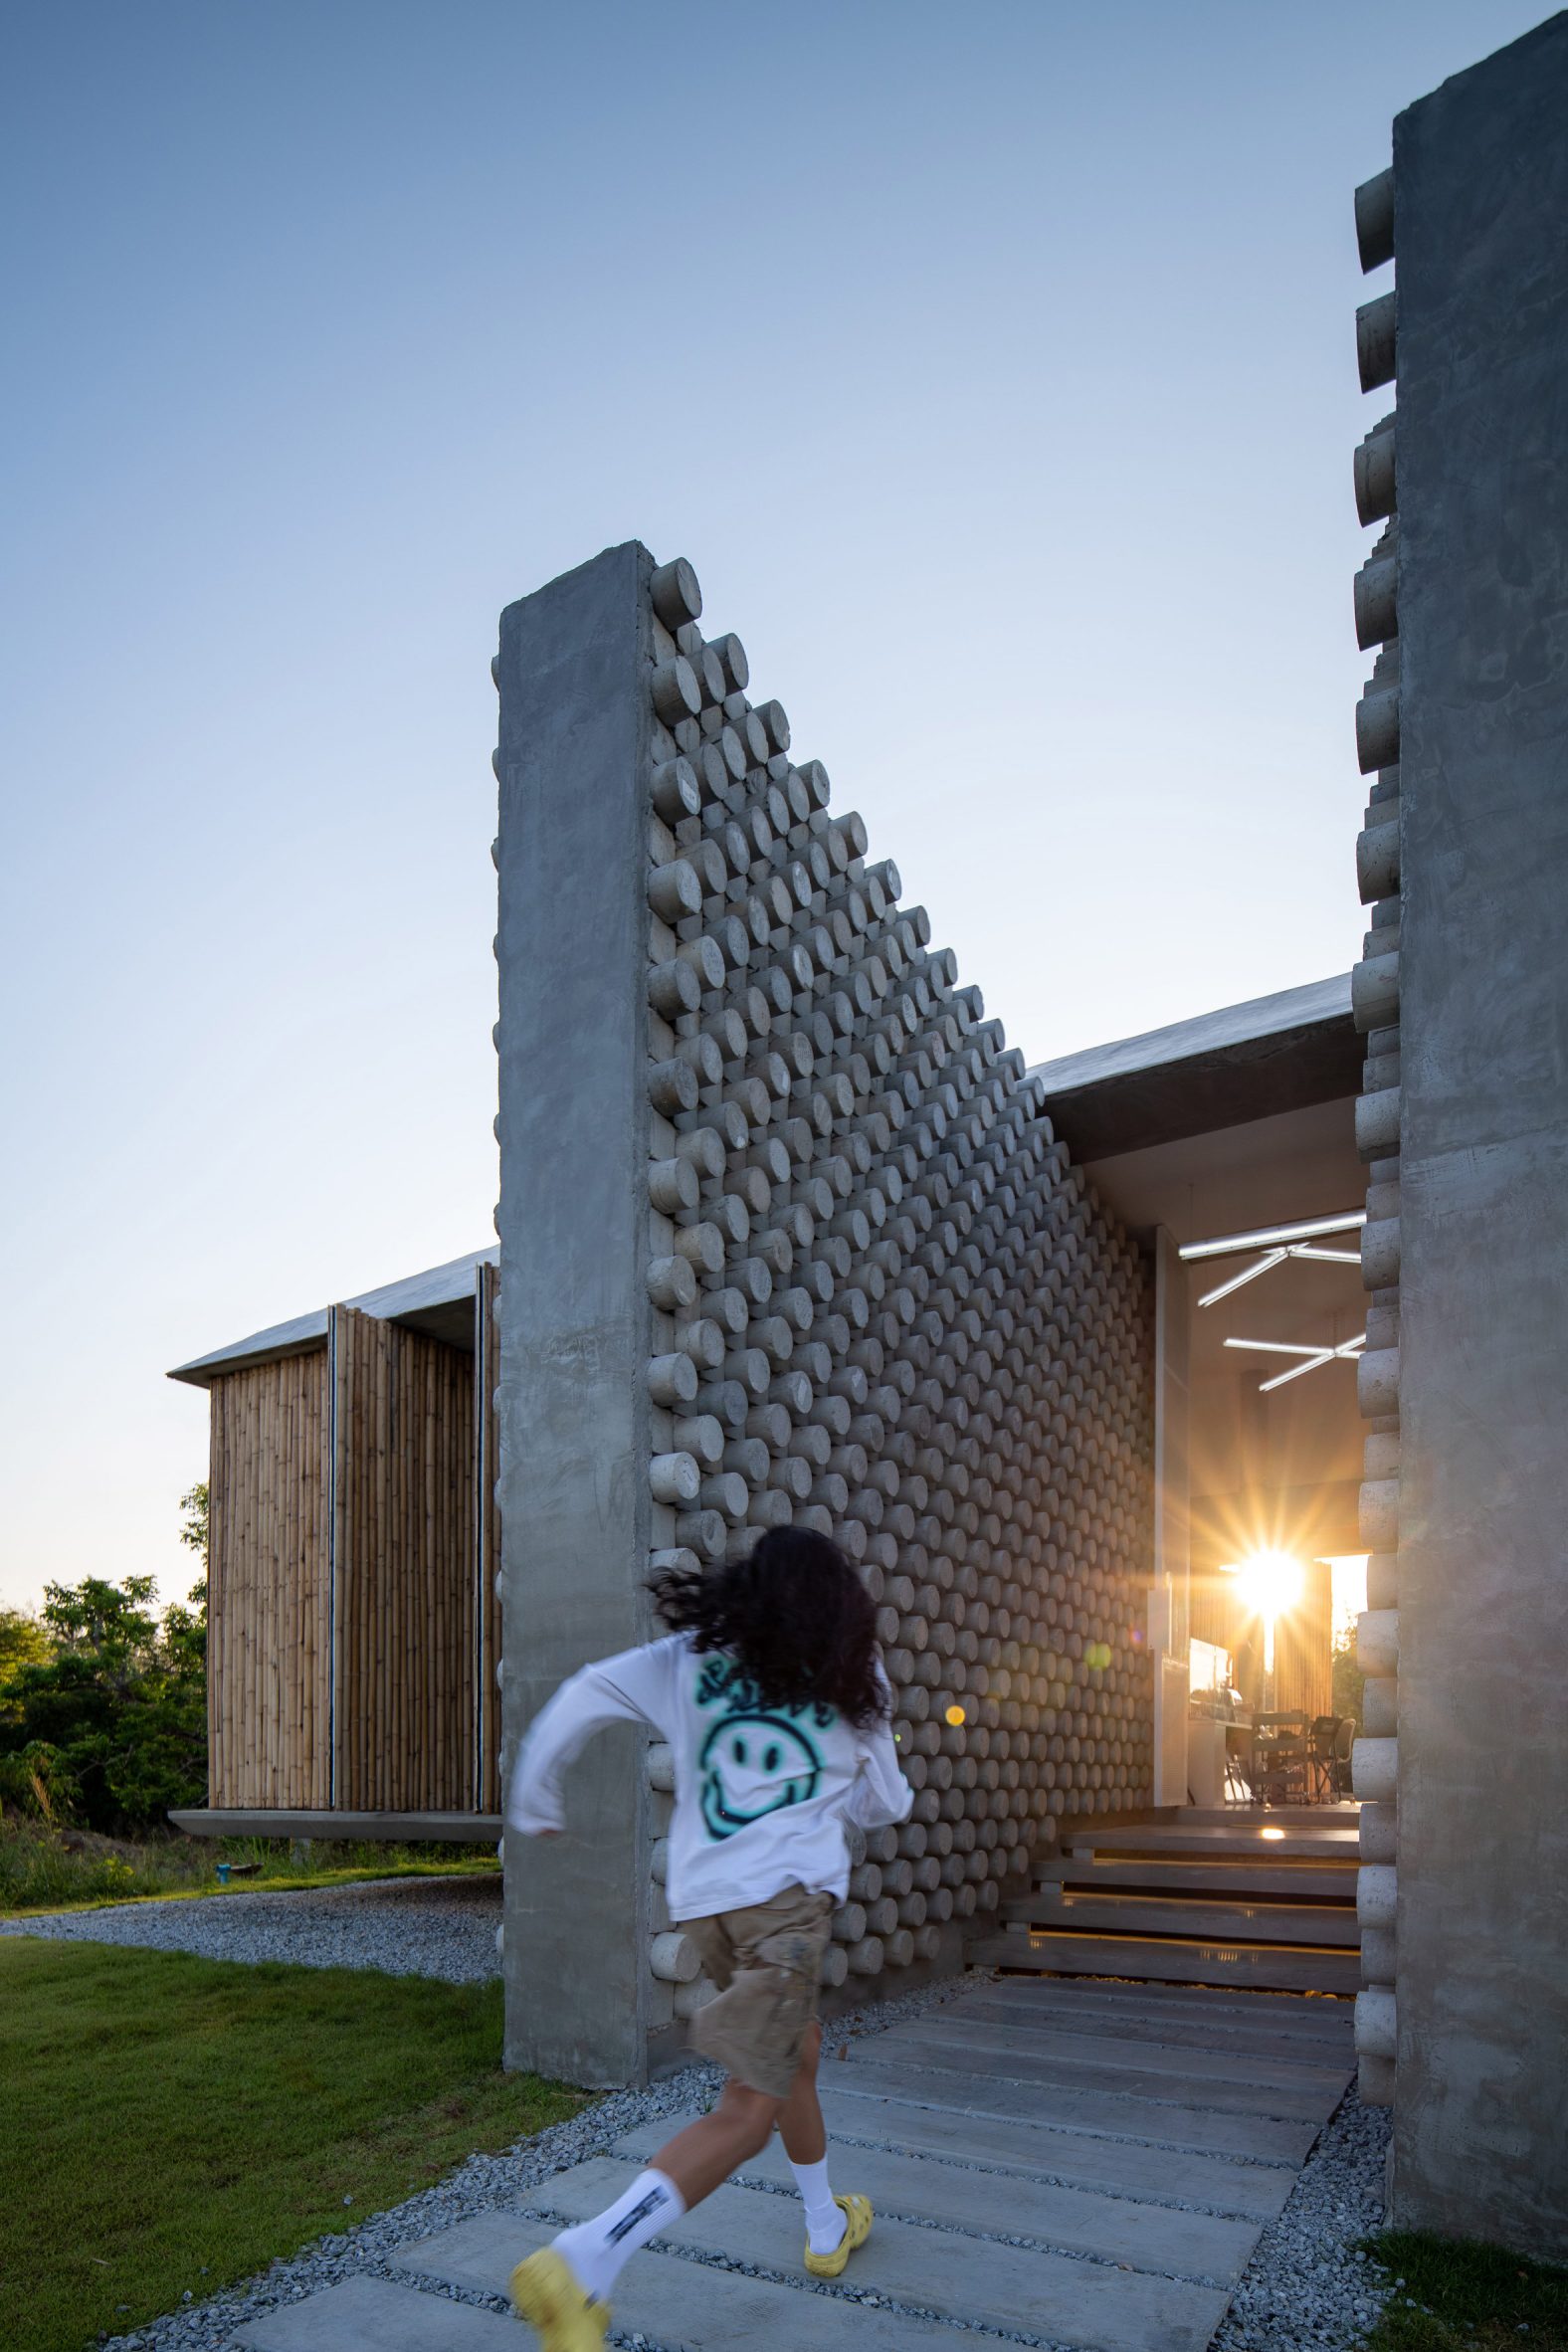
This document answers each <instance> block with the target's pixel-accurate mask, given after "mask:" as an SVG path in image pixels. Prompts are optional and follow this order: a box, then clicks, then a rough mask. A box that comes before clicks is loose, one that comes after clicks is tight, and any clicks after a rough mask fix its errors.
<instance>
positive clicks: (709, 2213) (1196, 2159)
mask: <svg viewBox="0 0 1568 2352" xmlns="http://www.w3.org/2000/svg"><path fill="white" fill-rule="evenodd" d="M1352 2063H1353V2058H1352V2051H1351V2039H1350V2021H1349V2009H1348V2004H1340V2003H1335V2002H1330V2001H1324V2000H1308V1999H1302V1998H1299V1997H1292V1996H1290V1995H1270V1994H1256V1993H1255V1994H1246V1993H1241V1994H1233V1993H1229V1992H1226V1993H1212V1992H1200V1991H1187V1990H1179V1989H1173V1988H1160V1987H1151V1986H1143V1985H1139V1986H1129V1985H1118V1984H1112V1983H1108V1982H1102V1981H1095V1982H1068V1981H1062V1980H1055V1979H1040V1980H1036V1981H1026V1980H1020V1979H1012V1980H1007V1979H1004V1980H1002V1981H999V1982H997V1983H994V1984H986V1985H982V1986H977V1987H976V1989H975V1991H974V1992H973V1993H972V1994H969V1995H968V1996H966V1997H965V1998H964V1999H962V2000H961V2001H958V2002H953V2003H948V2004H944V2005H943V2006H941V2007H939V2008H937V2009H934V2010H931V2011H928V2012H927V2013H926V2014H925V2015H924V2016H923V2017H921V2018H918V2019H916V2020H915V2021H913V2022H911V2023H905V2024H898V2025H894V2026H892V2027H890V2028H888V2029H887V2030H885V2031H883V2032H869V2033H867V2034H866V2035H864V2036H863V2037H861V2038H859V2039H858V2040H856V2041H855V2042H854V2043H853V2044H851V2045H849V2046H848V2047H847V2055H846V2057H845V2058H843V2060H842V2062H841V2061H832V2060H830V2061H829V2062H828V2063H827V2064H826V2065H825V2067H824V2078H823V2107H824V2110H825V2112H826V2115H827V2118H828V2128H829V2132H830V2133H831V2135H832V2138H833V2142H834V2148H835V2163H834V2172H835V2179H836V2181H837V2182H838V2184H839V2185H840V2186H842V2187H844V2188H847V2189H848V2188H856V2189H862V2190H864V2191H866V2193H867V2194H868V2195H869V2196H870V2197H871V2199H872V2201H873V2203H874V2205H875V2206H876V2208H877V2211H878V2223H877V2228H876V2230H875V2231H874V2233H873V2236H872V2240H871V2243H870V2245H869V2246H868V2247H867V2248H866V2249H865V2251H864V2252H863V2253H861V2254H857V2255H856V2256H855V2258H854V2260H853V2262H852V2263H851V2265H850V2268H849V2270H848V2271H847V2273H846V2275H845V2278H844V2280H843V2281H842V2282H841V2283H840V2284H839V2285H838V2286H830V2287H826V2288H819V2287H816V2286H814V2285H813V2284H812V2283H811V2282H810V2281H809V2280H808V2279H807V2278H806V2275H805V2273H804V2272H803V2270H802V2269H801V2266H800V2253H801V2244H802V2238H803V2227H802V2221H801V2212H800V2206H799V2203H798V2201H797V2199H796V2198H795V2195H794V2193H793V2188H792V2185H791V2184H790V2176H789V2172H788V2168H787V2166H786V2164H785V2162H784V2159H783V2155H782V2153H781V2151H780V2150H779V2149H778V2148H777V2146H776V2144H775V2146H774V2147H772V2148H770V2149H769V2151H768V2153H767V2154H766V2156H764V2157H763V2158H762V2159H760V2160H759V2161H758V2163H757V2164H756V2165H754V2166H753V2167H752V2168H751V2169H750V2170H749V2171H748V2172H747V2173H746V2174H744V2175H743V2176H742V2178H741V2179H740V2180H739V2181H738V2182H737V2183H734V2184H731V2185H730V2186H729V2187H727V2188H724V2189H721V2190H719V2192H718V2193H717V2195H716V2196H714V2197H712V2198H710V2199H709V2200H708V2201H707V2203H706V2204H704V2205H701V2206H699V2207H697V2209H696V2210H695V2211H694V2212H693V2213H691V2214H690V2215H688V2216H687V2218H686V2220H685V2221H684V2222H683V2223H682V2224H681V2226H680V2227H679V2228H678V2229H677V2230H675V2231H673V2232H672V2233H671V2234H670V2236H669V2238H668V2239H663V2240H657V2241H656V2242H655V2245H654V2247H653V2248H651V2249H650V2250H649V2251H648V2252H647V2253H646V2254H640V2255H639V2256H638V2257H637V2258H636V2259H635V2260H634V2262H633V2263H632V2264H631V2266H630V2267H629V2268H628V2269H627V2271H626V2272H625V2273H624V2274H623V2278H622V2290H623V2291H622V2293H621V2295H620V2296H619V2297H618V2299H617V2303H616V2311H615V2326H616V2334H617V2336H618V2337H620V2338H621V2339H622V2340H623V2341H626V2340H629V2339H631V2338H632V2337H634V2336H636V2337H640V2338H646V2339H647V2340H648V2341H649V2342H650V2343H652V2344H657V2345H660V2346H663V2347H666V2348H667V2352H678V2348H679V2352H729V2348H731V2347H733V2346H736V2345H739V2344H748V2345H749V2344H755V2345H757V2346H759V2347H777V2348H778V2352H975V2334H974V2332H973V2331H974V2330H975V2329H981V2330H985V2331H991V2332H993V2333H996V2334H1000V2335H1014V2336H1017V2335H1023V2336H1027V2337H1032V2338H1036V2339H1038V2340H1040V2341H1041V2342H1044V2343H1047V2344H1050V2345H1061V2346H1075V2347H1078V2346H1085V2347H1088V2346H1092V2347H1096V2348H1097V2352H1203V2347H1204V2346H1205V2345H1207V2343H1208V2342H1209V2339H1210V2337H1211V2336H1212V2334H1213V2333H1214V2330H1215V2328H1216V2326H1217V2325H1218V2323H1219V2321H1220V2318H1221V2316H1222V2315H1223V2313H1224V2310H1225V2307H1226V2302H1227V2299H1228V2296H1229V2293H1230V2289H1231V2287H1232V2285H1233V2284H1234V2283H1235V2281H1236V2279H1237V2278H1238V2277H1239V2276H1240V2274H1241V2272H1242V2270H1243V2269H1244V2268H1245V2266H1246V2264H1247V2261H1248V2258H1249V2256H1250V2254H1251V2253H1252V2250H1253V2247H1254V2245H1255V2244H1256V2242H1257V2239H1258V2237H1259V2234H1260V2232H1261V2231H1262V2230H1263V2228H1264V2227H1265V2225H1266V2224H1267V2223H1269V2222H1270V2221H1272V2220H1273V2219H1274V2216H1275V2215H1276V2214H1277V2213H1278V2212H1279V2210H1280V2208H1281V2207H1282V2206H1283V2204H1284V2202H1285V2199H1286V2198H1287V2197H1288V2196H1289V2193H1290V2190H1291V2187H1292V2185H1293V2183H1294V2180H1295V2176H1296V2173H1297V2171H1298V2169H1299V2167H1300V2165H1301V2164H1302V2162H1303V2160H1304V2159H1305V2157H1306V2154H1307V2151H1308V2150H1309V2148H1310V2147H1311V2145H1312V2142H1313V2140H1314V2139H1315V2138H1316V2136H1317V2133H1318V2131H1319V2129H1320V2127H1321V2126H1322V2125H1323V2123H1325V2122H1326V2120H1327V2119H1328V2117H1329V2115H1330V2114H1331V2113H1332V2112H1333V2109H1334V2107H1335V2106H1336V2105H1337V2104H1338V2101H1339V2099H1340V2098H1341V2097H1342V2095H1343V2093H1344V2090H1345V2087H1346V2084H1347V2082H1348V2081H1349V2078H1350V2072H1351V2067H1352ZM672 2128H674V2126H673V2125H672V2124H671V2123H670V2122H668V2121H667V2122H665V2123H663V2124H660V2125H658V2126H652V2125H650V2126H645V2127H644V2128H642V2129H640V2130H637V2131H634V2132H632V2133H630V2134H629V2135H628V2136H627V2137H626V2138H625V2139H623V2140H622V2141H620V2142H619V2143H618V2144H617V2146H616V2148H615V2150H614V2152H613V2153H612V2154H610V2155H607V2156H600V2157H595V2158H594V2159H592V2160H591V2161H590V2162H588V2163H585V2164H580V2165H578V2166H576V2167H575V2168H574V2169H573V2170H571V2171H569V2172H564V2173H559V2174H557V2175H556V2176H555V2177H554V2178H553V2179H551V2180H548V2181H546V2182H544V2183H542V2184H541V2185H540V2186H539V2187H538V2188H537V2189H536V2190H534V2191H532V2192H531V2193H530V2199H529V2202H528V2204H527V2206H526V2207H525V2208H524V2209H522V2211H521V2213H520V2214H519V2213H514V2212H505V2211H496V2212H494V2213H490V2214H483V2215H480V2216H478V2217H476V2218H474V2219H472V2220H470V2221H467V2222H463V2223H460V2224H459V2225H458V2227H457V2228H455V2229H452V2230H448V2231H445V2232H443V2233H442V2234H441V2235H440V2236H438V2237H435V2238H430V2239H427V2240H425V2241H424V2242H423V2243H421V2244H414V2245H410V2246H408V2247H406V2248H405V2249H403V2250H402V2252H401V2253H400V2254H398V2255H397V2256H396V2257H395V2260H394V2265H393V2266H394V2267H395V2268H396V2269H397V2270H398V2271H400V2272H401V2273H402V2274H403V2275H404V2276H405V2277H406V2280H407V2283H406V2284H403V2283H398V2282H395V2281H394V2280H392V2279H388V2278H359V2279H353V2280H349V2281H347V2282H345V2283H344V2284H343V2285H340V2286H334V2287H330V2288H328V2289H326V2290H325V2291H324V2292H322V2293H320V2294H317V2295H312V2296H310V2297H308V2298H307V2299H306V2300H304V2301H302V2302H298V2303H294V2304H290V2305H286V2306H284V2307H282V2308H280V2309H279V2310H276V2311H274V2312H271V2313H269V2314H268V2315H267V2316H266V2317H265V2318H264V2319H261V2320H258V2321H256V2322H254V2323H253V2324H251V2325H250V2326H248V2327H247V2328H245V2329H244V2330H242V2332H241V2334H240V2335H239V2337H238V2339H237V2341H238V2342H240V2343H242V2344H244V2345H246V2346H249V2347H250V2348H251V2352H517V2347H518V2344H519V2342H520V2340H521V2339H520V2337H519V2333H518V2330H517V2327H516V2324H515V2322H514V2321H512V2320H510V2319H508V2318H505V2317H503V2316H502V2315H501V2313H500V2311H499V2310H498V2309H497V2308H495V2307H494V2304H493V2303H491V2305H490V2307H489V2308H487V2307H485V2306H484V2305H483V2304H481V2303H479V2302H477V2301H475V2302H454V2301H452V2300H450V2299H445V2298H444V2297H442V2296H441V2295H440V2294H439V2292H433V2291H430V2290H432V2289H439V2288H441V2287H443V2286H445V2287H448V2288H455V2289H457V2290H458V2291H459V2292H460V2293H463V2294H466V2295H472V2296H476V2297H487V2298H497V2297H503V2296H504V2293H505V2284H506V2279H507V2276H508V2274H509V2272H510V2270H511V2268H512V2265H513V2264H514V2263H515V2262H516V2261H517V2260H518V2259H519V2257H520V2256H521V2255H522V2254H524V2253H526V2252H527V2251H529V2249H531V2248H532V2247H535V2246H539V2245H542V2244H543V2243H544V2242H545V2240H546V2239H548V2238H549V2237H550V2236H551V2235H552V2234H553V2232H554V2230H555V2229H556V2228H558V2227H559V2226H560V2224H561V2223H562V2222H564V2221H578V2220H581V2219H582V2218H583V2217H584V2216H585V2215H587V2214H590V2213H593V2212H595V2211H597V2209H598V2208H599V2207H600V2206H601V2205H603V2204H605V2203H607V2202H608V2200H609V2199H610V2198H611V2197H612V2196H614V2195H615V2194H616V2193H617V2192H618V2191H619V2189H620V2188H621V2187H622V2186H624V2184H625V2183H626V2182H627V2181H629V2180H631V2179H632V2178H633V2176H634V2174H635V2173H636V2171H637V2170H638V2169H639V2167H640V2166H641V2165H643V2164H645V2163H646V2162H647V2160H648V2158H649V2156H650V2155H652V2153H653V2152H654V2150H655V2148H656V2147H657V2146H658V2145H659V2144H660V2142H661V2141H662V2140H663V2139H664V2138H665V2137H667V2136H668V2134H669V2132H670V2130H671V2129H672ZM784 2191H787V2192H788V2193H787V2194H781V2193H780V2192H784ZM715 2257H717V2259H715ZM719 2260H722V2261H724V2262H729V2263H734V2264H739V2265H741V2267H739V2268H724V2267H720V2266H718V2263H719ZM953 2323H958V2324H956V2325H955V2324H953Z"/></svg>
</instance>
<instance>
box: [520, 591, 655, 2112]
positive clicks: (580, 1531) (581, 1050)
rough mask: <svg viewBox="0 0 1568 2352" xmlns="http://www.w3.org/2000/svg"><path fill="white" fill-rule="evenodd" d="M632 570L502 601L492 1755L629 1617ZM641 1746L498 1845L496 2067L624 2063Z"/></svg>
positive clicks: (634, 1485) (634, 1386)
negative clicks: (562, 1813) (498, 1598)
mask: <svg viewBox="0 0 1568 2352" xmlns="http://www.w3.org/2000/svg"><path fill="white" fill-rule="evenodd" d="M648 569H649V566H648V563H647V559H646V557H645V556H644V555H643V553H642V550H641V549H640V548H638V547H636V546H625V547H616V548H611V549H610V550H609V551H608V552H607V553H605V554H603V555H601V556H599V557H598V558H597V559H596V561H594V562H593V563H589V564H584V565H583V567H582V568H581V570H579V571H575V572H570V573H568V574H567V575H566V576H565V578H563V579H559V580H554V581H552V582H551V583H550V585H549V586H548V587H547V588H544V589H541V590H540V591H539V593H538V594H537V595H536V596H530V597H526V598H524V599H523V601H522V602H521V603H520V604H514V605H511V606H510V607H508V609H507V610H506V611H505V612H504V613H503V614H502V615H501V625H500V653H499V657H498V660H497V663H496V685H497V686H498V689H499V694H500V745H499V751H498V753H497V757H496V763H495V764H496V771H497V775H498V778H499V783H500V827H499V833H498V837H497V841H496V849H495V859H496V867H497V872H498V875H499V883H500V922H499V928H498V931H497V934H496V942H495V953H496V959H497V962H498V964H499V967H500V1023H499V1028H498V1032H497V1045H498V1049H499V1062H500V1118H499V1135H500V1145H501V1191H500V1206H499V1210H498V1212H497V1215H496V1220H495V1223H496V1231H497V1232H498V1234H499V1236H500V1253H501V1255H500V1297H501V1305H502V1313H501V1348H500V1393H499V1403H498V1416H497V1417H498V1435H499V1449H500V1466H499V1481H498V1482H499V1489H500V1507H501V1531H502V1532H501V1556H502V1571H501V1573H502V1580H503V1621H502V1622H503V1651H502V1658H501V1661H500V1665H501V1669H502V1684H501V1687H502V1700H503V1706H502V1725H503V1730H502V1755H503V1759H504V1760H506V1761H509V1758H510V1755H511V1754H512V1753H514V1752H515V1748H516V1744H517V1741H518V1739H519V1737H520V1735H521V1733H522V1732H523V1730H524V1729H525V1728H526V1726H527V1724H528V1723H529V1721H531V1719H532V1717H533V1716H534V1714H535V1713H536V1712H537V1711H538V1709H539V1707H540V1706H541V1705H542V1704H543V1702H544V1700H545V1699H546V1698H547V1697H548V1696H549V1695H550V1693H551V1691H552V1690H553V1689H554V1688H555V1686H556V1684H557V1683H558V1682H559V1681H560V1680H561V1679H562V1678H563V1676H564V1675H566V1674H568V1673H570V1672H572V1671H573V1670H574V1669H575V1668H576V1667H577V1666H581V1665H582V1664H583V1663H584V1661H585V1660H587V1659H590V1658H597V1657H603V1656H604V1655H605V1654H606V1653H608V1652H612V1651H616V1650H624V1649H626V1648H628V1647H629V1646H630V1645H631V1644H632V1643H634V1642H637V1641H641V1640H643V1639H644V1638H646V1636H647V1633H648V1632H649V1630H650V1629H649V1624H648V1618H647V1609H646V1603H645V1602H644V1599H643V1596H642V1580H643V1577H644V1575H645V1574H646V1569H647V1558H648V1542H649V1490H648V1453H649V1436H648V1422H649V1407H648V1396H647V1387H646V1382H645V1377H644V1376H645V1370H646V1366H647V1361H648V1354H649V1324H650V1309H649V1301H648V1290H647V1283H646V1276H645V1266H644V1257H645V1244H644V1216H645V1202H646V1197H647V1175H646V1170H647V1165H648V1096H647V1076H646V1074H647V1060H648V1011H647V999H646V990H645V985H644V976H645V970H646V964H647V949H646V945H645V942H644V938H643V935H642V934H643V921H642V912H641V910H642V903H643V886H644V874H645V869H646V861H647V826H648V815H647V807H646V799H645V795H646V790H647V785H646V766H647V760H646V752H647V741H648V728H649V712H648V700H647V692H646V688H645V686H644V677H645V673H646V643H647V634H648V603H647V590H646V577H647V572H648ZM646 1745H647V1742H646V1741H644V1740H639V1739H638V1738H637V1737H636V1736H635V1735H634V1734H633V1732H632V1731H631V1730H630V1729H626V1730H620V1729H617V1730H616V1731H614V1732H611V1733H608V1734H606V1735H605V1736H604V1737H602V1738H601V1739H599V1740H598V1741H596V1742H595V1743H594V1745H593V1746H592V1747H590V1749H589V1750H588V1752H587V1753H586V1755H584V1756H583V1757H582V1758H581V1759H580V1761H579V1762H578V1764H577V1765H576V1767H575V1768H574V1770H573V1772H572V1774H571V1776H570V1779H569V1782H568V1804H569V1820H570V1827H571V1835H570V1836H568V1837H566V1838H562V1839H560V1840H550V1841H540V1840H537V1839H534V1840H529V1841H526V1842H525V1841H522V1840H514V1841H512V1842H511V1843H512V1851H510V1852H508V1853H507V1856H506V1872H505V1875H506V1900H505V1927H504V1950H503V1964H504V1972H505V1980H506V2062H507V2064H508V2065H512V2066H532V2067H536V2068H538V2069H539V2070H540V2071H541V2072H543V2073H547V2074H555V2075H561V2076H564V2077H565V2078H566V2079H568V2080H569V2081H573V2082H627V2081H632V2080H635V2079H637V2078H638V2077H639V2076H640V2074H641V2072H642V2069H643V2065H644V2062H645V2050H646V2041H647V2033H648V2020H647V1984H648V1968H647V1938H648V1929H647V1904H646V1899H645V1896H644V1891H643V1890H644V1886H645V1884H646V1881H647V1876H648V1848H649V1835H648V1817H647V1805H646V1801H645V1799H644V1795H643V1776H642V1772H641V1770H640V1755H641V1751H642V1750H643V1749H645V1748H646Z"/></svg>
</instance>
